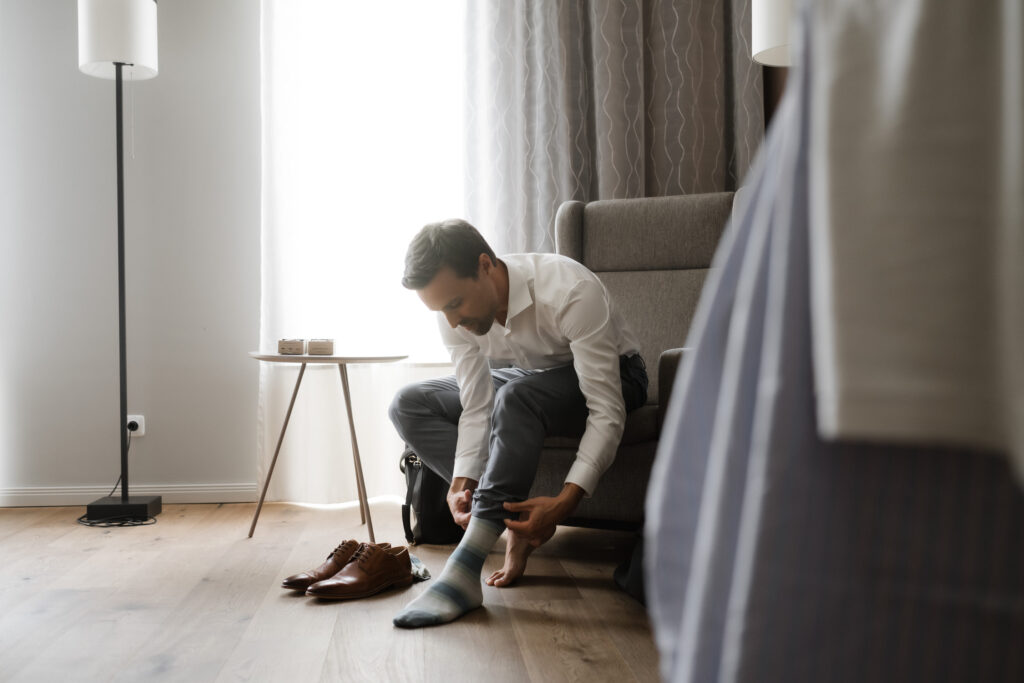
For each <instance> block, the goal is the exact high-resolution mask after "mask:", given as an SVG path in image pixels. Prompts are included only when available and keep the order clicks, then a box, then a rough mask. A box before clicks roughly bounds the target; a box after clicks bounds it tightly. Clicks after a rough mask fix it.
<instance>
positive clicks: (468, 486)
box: [447, 477, 477, 529]
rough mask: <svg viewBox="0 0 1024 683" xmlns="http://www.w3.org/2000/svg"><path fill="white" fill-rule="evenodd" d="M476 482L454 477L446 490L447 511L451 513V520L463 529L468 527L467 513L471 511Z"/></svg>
mask: <svg viewBox="0 0 1024 683" xmlns="http://www.w3.org/2000/svg"><path fill="white" fill-rule="evenodd" d="M476 484H477V483H476V481H475V480H473V479H469V478H467V477H455V479H453V480H452V485H451V486H450V487H449V488H448V496H447V499H448V509H449V510H451V511H452V519H454V520H455V523H456V524H458V525H459V526H461V527H462V528H463V529H465V528H466V527H467V526H469V513H470V511H472V509H473V490H474V489H475V488H476Z"/></svg>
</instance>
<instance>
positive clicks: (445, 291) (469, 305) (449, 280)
mask: <svg viewBox="0 0 1024 683" xmlns="http://www.w3.org/2000/svg"><path fill="white" fill-rule="evenodd" d="M487 266H490V259H487V264H486V265H481V267H480V269H479V270H478V271H477V277H476V279H473V278H471V277H458V276H457V275H456V274H455V271H454V270H452V269H451V268H448V267H447V266H446V267H444V268H442V269H441V270H439V271H438V273H437V275H435V276H434V279H433V280H431V281H430V282H429V283H428V284H427V286H426V287H424V288H423V289H419V290H417V291H416V293H417V294H419V295H420V299H421V300H422V301H423V303H424V304H426V305H427V308H429V309H430V310H432V311H441V312H442V313H444V317H445V318H447V320H448V324H449V325H451V326H452V327H453V328H454V327H459V326H462V327H464V328H466V329H467V330H469V331H470V332H472V333H473V334H475V335H477V336H482V335H485V334H487V332H488V331H490V329H491V325H493V324H494V317H495V315H496V313H497V311H498V293H497V290H496V288H495V286H494V282H493V281H492V280H491V278H490V277H488V272H489V270H490V269H489V268H488V267H487Z"/></svg>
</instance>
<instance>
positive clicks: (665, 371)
mask: <svg viewBox="0 0 1024 683" xmlns="http://www.w3.org/2000/svg"><path fill="white" fill-rule="evenodd" d="M687 350H688V349H686V348H680V349H666V350H664V351H662V352H661V355H660V356H658V431H659V432H660V431H661V426H662V425H663V424H664V423H665V410H666V409H667V408H668V402H669V399H670V398H671V397H672V387H673V386H674V385H675V383H676V373H677V372H678V371H679V366H680V364H681V363H682V362H683V353H684V352H685V351H687Z"/></svg>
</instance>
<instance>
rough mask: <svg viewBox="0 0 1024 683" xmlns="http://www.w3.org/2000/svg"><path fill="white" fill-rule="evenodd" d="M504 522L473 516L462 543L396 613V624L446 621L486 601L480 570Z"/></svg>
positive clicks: (422, 623) (456, 617) (413, 624)
mask: <svg viewBox="0 0 1024 683" xmlns="http://www.w3.org/2000/svg"><path fill="white" fill-rule="evenodd" d="M504 530H505V525H504V524H502V523H501V520H493V519H483V518H481V517H471V518H470V520H469V527H468V528H467V529H466V534H465V535H464V536H463V537H462V542H461V543H459V545H458V547H457V548H455V551H454V552H453V553H452V555H451V557H449V558H448V564H446V565H445V566H444V571H442V572H441V576H439V577H438V578H437V581H436V582H435V583H434V584H433V585H432V586H430V588H428V589H427V591H426V592H425V593H423V595H421V596H419V597H418V598H416V599H415V600H413V601H412V602H410V603H409V604H408V605H406V607H405V609H404V610H402V611H401V612H399V613H398V615H397V616H395V619H394V623H395V626H400V627H402V628H419V627H420V626H436V625H437V624H447V623H448V622H449V621H454V620H456V619H458V618H459V617H461V616H462V615H463V614H465V613H466V612H469V611H470V610H474V609H476V608H477V607H479V606H480V605H481V604H483V601H484V596H483V591H482V590H481V588H480V571H481V570H482V569H483V567H484V559H485V558H486V557H487V553H489V552H490V550H491V548H493V547H494V544H495V543H497V541H498V537H499V536H501V532H502V531H504Z"/></svg>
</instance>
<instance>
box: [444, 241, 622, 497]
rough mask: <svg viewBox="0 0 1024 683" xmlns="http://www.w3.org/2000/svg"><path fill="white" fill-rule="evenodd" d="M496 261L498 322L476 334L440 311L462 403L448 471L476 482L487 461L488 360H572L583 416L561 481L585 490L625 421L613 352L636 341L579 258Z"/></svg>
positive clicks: (540, 363) (539, 363) (539, 366)
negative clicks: (504, 303) (500, 288)
mask: <svg viewBox="0 0 1024 683" xmlns="http://www.w3.org/2000/svg"><path fill="white" fill-rule="evenodd" d="M501 261H502V262H504V263H505V265H506V266H507V267H508V315H507V317H506V320H505V325H504V326H502V325H501V324H500V323H498V322H497V321H495V323H494V324H493V325H492V326H491V329H490V331H489V332H488V333H487V334H486V335H483V336H477V335H475V334H473V333H472V332H470V331H468V330H465V329H463V328H461V327H459V328H455V329H453V328H452V327H451V326H450V325H449V324H448V322H447V320H446V319H445V317H444V315H443V314H441V315H439V321H440V326H441V336H442V339H443V340H444V343H445V345H446V346H447V347H448V350H449V352H451V355H452V361H453V362H454V363H455V377H456V380H457V381H458V384H459V397H460V399H461V401H462V408H463V410H462V417H461V418H460V419H459V435H458V441H457V445H456V448H455V470H454V476H456V477H468V478H470V479H475V480H477V481H479V479H480V476H481V474H483V471H484V467H485V465H486V463H487V456H488V442H489V440H490V434H491V411H492V409H493V406H494V382H493V380H492V379H491V373H490V365H489V363H488V360H494V361H498V362H502V361H504V362H508V363H511V364H512V365H514V366H516V367H519V368H523V369H526V370H546V369H550V368H555V367H559V366H564V365H568V364H569V363H572V364H573V366H574V367H575V369H576V374H577V375H578V376H579V380H580V390H581V391H582V393H583V396H584V398H585V399H586V402H587V408H588V410H589V411H590V415H589V416H588V418H587V425H586V429H585V431H584V433H583V437H582V439H581V440H580V447H579V450H578V451H577V453H576V461H575V462H574V463H573V465H572V468H571V469H570V470H569V474H568V476H567V477H566V479H565V481H566V482H567V483H573V484H576V485H578V486H579V487H580V488H582V489H583V490H584V491H585V492H586V493H587V495H588V496H589V495H591V494H592V493H593V491H594V489H595V487H596V486H597V480H598V479H599V478H600V476H601V475H602V474H603V473H604V471H605V470H606V469H608V466H609V465H611V463H612V460H614V459H615V451H616V449H617V448H618V445H619V441H620V440H621V439H622V430H623V426H624V424H625V421H626V407H625V402H624V401H623V399H622V383H621V380H620V378H619V356H620V355H630V354H634V353H637V352H638V350H639V344H638V343H637V341H636V338H635V337H634V336H633V334H632V332H630V331H629V329H628V328H627V327H626V325H625V322H624V321H623V319H622V316H621V315H620V314H619V313H618V312H617V311H616V310H615V307H614V306H613V304H612V301H611V297H610V296H609V295H608V291H607V290H606V289H605V287H604V285H603V284H602V283H601V281H600V280H598V278H597V276H596V275H594V274H593V273H592V272H590V271H589V270H588V269H587V268H586V267H584V266H583V265H582V264H580V263H577V262H576V261H574V260H572V259H570V258H567V257H565V256H560V255H557V254H509V255H507V256H503V257H501Z"/></svg>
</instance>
